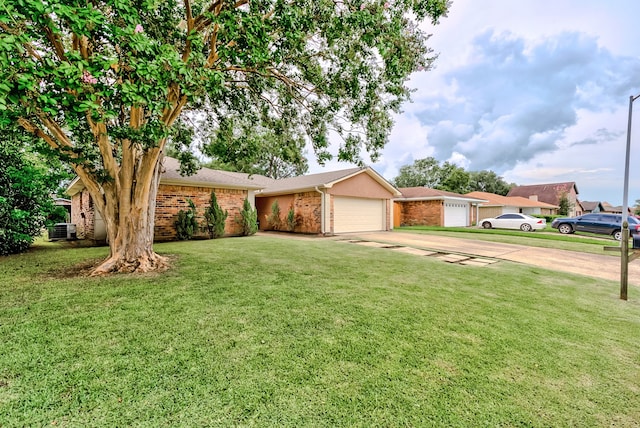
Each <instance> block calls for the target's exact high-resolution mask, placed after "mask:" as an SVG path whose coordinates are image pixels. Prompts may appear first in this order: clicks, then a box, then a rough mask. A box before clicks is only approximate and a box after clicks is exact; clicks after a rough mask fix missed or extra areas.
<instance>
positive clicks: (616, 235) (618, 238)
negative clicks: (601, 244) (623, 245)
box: [611, 230, 622, 241]
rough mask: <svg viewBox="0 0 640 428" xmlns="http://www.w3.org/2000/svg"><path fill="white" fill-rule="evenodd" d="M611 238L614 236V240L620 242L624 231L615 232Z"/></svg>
mask: <svg viewBox="0 0 640 428" xmlns="http://www.w3.org/2000/svg"><path fill="white" fill-rule="evenodd" d="M611 236H613V239H615V240H616V241H619V240H621V239H622V231H621V230H616V231H615V232H613V233H612V234H611Z"/></svg>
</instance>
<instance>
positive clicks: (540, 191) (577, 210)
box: [507, 181, 582, 217]
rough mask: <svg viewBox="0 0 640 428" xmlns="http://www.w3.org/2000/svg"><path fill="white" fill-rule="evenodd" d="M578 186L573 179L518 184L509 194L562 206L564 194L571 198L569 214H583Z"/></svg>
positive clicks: (571, 215)
mask: <svg viewBox="0 0 640 428" xmlns="http://www.w3.org/2000/svg"><path fill="white" fill-rule="evenodd" d="M578 193H579V192H578V186H576V183H575V182H573V181H570V182H566V183H549V184H534V185H529V186H516V187H514V188H512V189H511V190H510V191H509V193H508V194H507V196H520V197H523V198H528V199H532V200H537V201H540V202H546V203H547V204H551V205H556V206H560V200H561V198H562V196H563V195H566V196H567V199H568V200H569V216H570V217H573V216H576V215H580V214H582V207H581V206H580V203H579V202H578Z"/></svg>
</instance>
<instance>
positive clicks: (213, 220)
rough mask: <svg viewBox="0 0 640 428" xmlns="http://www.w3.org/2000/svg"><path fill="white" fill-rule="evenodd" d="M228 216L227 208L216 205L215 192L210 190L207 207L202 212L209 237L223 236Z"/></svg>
mask: <svg viewBox="0 0 640 428" xmlns="http://www.w3.org/2000/svg"><path fill="white" fill-rule="evenodd" d="M228 216H229V213H228V212H227V210H223V209H222V208H221V207H220V205H218V199H217V198H216V193H215V192H211V199H210V200H209V207H207V209H206V210H205V212H204V225H205V228H206V229H207V230H208V231H209V237H210V238H211V239H215V238H219V237H221V236H224V225H225V222H226V221H227V217H228Z"/></svg>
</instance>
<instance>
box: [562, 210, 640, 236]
mask: <svg viewBox="0 0 640 428" xmlns="http://www.w3.org/2000/svg"><path fill="white" fill-rule="evenodd" d="M627 221H628V222H629V234H631V235H635V234H640V220H638V219H637V218H635V217H633V216H628V217H627ZM551 227H553V228H554V229H558V232H560V233H574V232H591V233H601V234H603V235H611V236H613V238H614V239H617V240H618V241H619V240H620V239H621V238H622V214H606V213H591V214H585V215H581V216H578V217H571V218H557V219H555V220H553V222H552V223H551Z"/></svg>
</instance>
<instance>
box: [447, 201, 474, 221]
mask: <svg viewBox="0 0 640 428" xmlns="http://www.w3.org/2000/svg"><path fill="white" fill-rule="evenodd" d="M444 226H445V227H456V226H461V227H465V226H469V204H467V203H464V202H446V201H445V203H444Z"/></svg>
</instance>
